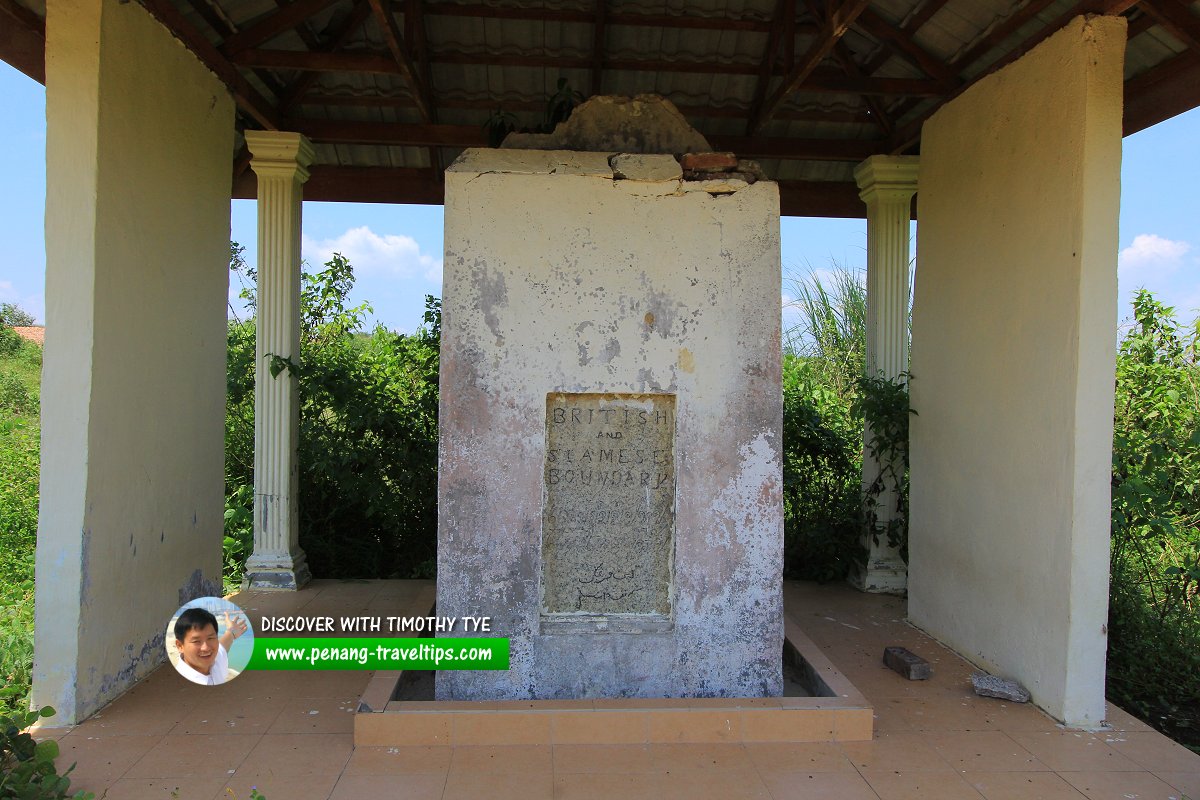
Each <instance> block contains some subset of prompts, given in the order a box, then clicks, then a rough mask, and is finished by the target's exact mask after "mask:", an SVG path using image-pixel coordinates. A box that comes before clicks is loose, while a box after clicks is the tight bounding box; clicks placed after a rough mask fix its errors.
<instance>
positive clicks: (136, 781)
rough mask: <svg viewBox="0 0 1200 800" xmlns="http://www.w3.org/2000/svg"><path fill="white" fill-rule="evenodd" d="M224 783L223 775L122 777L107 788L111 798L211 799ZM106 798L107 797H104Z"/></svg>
mask: <svg viewBox="0 0 1200 800" xmlns="http://www.w3.org/2000/svg"><path fill="white" fill-rule="evenodd" d="M224 785H225V780H224V776H218V775H211V776H204V777H199V778H197V777H187V778H122V779H121V780H119V781H117V782H116V783H114V784H113V785H112V786H111V787H109V790H108V798H112V800H118V798H119V800H212V798H213V797H214V796H215V795H216V793H217V791H218V790H220V789H221V787H223V786H224ZM106 800H107V798H106Z"/></svg>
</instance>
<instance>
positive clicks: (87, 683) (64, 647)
mask: <svg viewBox="0 0 1200 800" xmlns="http://www.w3.org/2000/svg"><path fill="white" fill-rule="evenodd" d="M46 29H47V45H46V74H47V77H46V117H47V143H46V145H47V146H46V161H47V191H46V258H47V265H46V266H47V268H46V295H47V309H46V316H47V326H46V328H47V335H46V351H45V368H44V375H43V389H42V432H43V442H42V464H43V466H42V490H41V491H42V496H41V501H42V503H41V517H40V520H39V530H38V555H37V578H38V580H37V617H36V630H37V643H36V654H35V669H34V694H35V700H36V702H37V703H39V704H40V703H48V704H51V705H53V706H55V708H57V709H58V711H59V716H58V717H57V718H56V719H55V721H56V722H60V723H65V722H70V721H72V720H74V719H79V718H82V717H84V716H87V715H88V714H90V713H91V712H92V711H94V710H96V709H97V708H98V707H99V706H100V705H103V703H105V702H107V701H108V700H110V699H112V698H113V697H114V696H116V695H117V694H119V693H120V692H121V691H123V690H124V689H125V688H127V687H128V686H129V685H130V684H131V683H132V682H133V681H134V680H136V679H137V678H139V677H141V676H142V675H144V674H146V673H147V672H149V671H150V670H151V669H152V668H153V667H154V666H155V665H157V664H158V663H160V662H161V661H162V660H163V657H164V651H163V648H162V638H163V631H164V630H165V627H166V623H167V621H168V619H169V618H170V616H171V614H172V613H173V612H174V611H175V609H176V608H177V607H178V606H179V605H180V603H181V602H182V601H185V600H188V599H191V597H192V596H195V595H196V594H197V593H208V592H212V591H214V590H217V591H218V592H219V588H220V581H221V572H220V568H221V529H222V511H223V504H222V496H223V485H222V476H223V453H222V446H223V441H224V437H223V423H224V401H225V372H224V368H225V306H226V291H227V285H228V270H227V261H228V242H229V189H230V175H231V166H230V165H231V160H232V149H233V102H232V99H231V98H230V97H229V95H228V93H227V92H226V90H225V88H224V86H223V85H222V84H221V83H220V82H219V81H218V80H217V79H216V77H215V76H213V75H212V74H211V73H210V72H208V71H207V70H206V69H205V68H204V67H203V66H202V65H201V64H200V62H199V61H197V59H196V58H195V57H194V56H193V55H192V54H191V53H190V52H188V51H187V50H186V49H185V48H184V47H183V45H182V44H180V43H179V42H178V41H177V40H175V39H174V38H173V37H172V36H171V35H170V34H169V33H167V31H166V30H165V29H164V28H162V26H160V25H159V24H158V23H157V22H155V21H154V20H153V19H152V18H151V17H150V15H149V14H148V13H147V12H146V11H145V10H144V9H143V8H142V7H141V6H140V5H138V4H137V3H116V2H111V1H110V0H51V1H50V2H49V3H48V10H47V25H46Z"/></svg>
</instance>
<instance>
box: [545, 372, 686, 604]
mask: <svg viewBox="0 0 1200 800" xmlns="http://www.w3.org/2000/svg"><path fill="white" fill-rule="evenodd" d="M674 445H675V395H670V394H567V393H561V392H556V393H551V394H548V395H547V396H546V463H545V475H544V481H545V504H544V507H543V512H542V612H543V613H545V614H591V615H595V614H600V615H603V614H662V615H669V614H670V611H671V591H670V583H671V558H672V553H673V551H674V546H675V451H674Z"/></svg>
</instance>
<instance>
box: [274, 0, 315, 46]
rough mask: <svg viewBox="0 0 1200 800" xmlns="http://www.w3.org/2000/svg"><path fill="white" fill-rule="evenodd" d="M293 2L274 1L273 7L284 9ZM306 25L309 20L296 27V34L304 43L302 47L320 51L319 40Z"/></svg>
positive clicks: (287, 0) (289, 0)
mask: <svg viewBox="0 0 1200 800" xmlns="http://www.w3.org/2000/svg"><path fill="white" fill-rule="evenodd" d="M293 1H294V0H275V5H277V6H279V7H280V8H285V7H286V6H287V5H288V4H289V3H291V2H293ZM308 23H309V20H304V21H303V22H301V23H300V24H299V25H297V26H296V33H297V35H299V37H300V40H301V41H302V42H304V46H305V47H307V48H308V49H309V50H320V49H321V40H320V39H319V38H318V37H317V34H316V33H314V32H313V29H312V27H311V26H310V25H309V24H308Z"/></svg>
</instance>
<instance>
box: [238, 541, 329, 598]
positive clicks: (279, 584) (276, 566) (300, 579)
mask: <svg viewBox="0 0 1200 800" xmlns="http://www.w3.org/2000/svg"><path fill="white" fill-rule="evenodd" d="M310 580H312V573H311V572H310V571H309V569H308V559H307V558H306V557H305V555H304V551H303V550H301V551H299V552H297V553H295V554H293V555H290V556H289V555H284V556H256V555H254V556H250V558H249V559H248V560H247V561H246V574H245V575H244V576H243V577H242V591H245V590H247V589H279V590H291V591H295V590H296V589H299V588H300V587H302V586H304V584H306V583H308V582H309V581H310Z"/></svg>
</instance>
